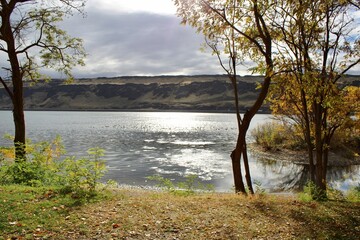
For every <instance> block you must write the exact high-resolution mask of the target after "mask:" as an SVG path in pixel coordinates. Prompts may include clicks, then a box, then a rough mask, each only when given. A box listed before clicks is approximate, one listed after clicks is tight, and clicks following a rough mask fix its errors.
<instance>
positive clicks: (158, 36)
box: [64, 0, 224, 78]
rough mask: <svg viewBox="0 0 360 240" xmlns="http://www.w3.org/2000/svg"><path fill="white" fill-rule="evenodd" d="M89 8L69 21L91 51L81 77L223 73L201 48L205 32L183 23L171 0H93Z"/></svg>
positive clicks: (66, 24) (72, 32)
mask: <svg viewBox="0 0 360 240" xmlns="http://www.w3.org/2000/svg"><path fill="white" fill-rule="evenodd" d="M85 10H86V15H87V16H86V17H85V18H83V17H81V16H74V17H72V18H70V19H68V20H66V21H65V22H64V28H65V29H66V30H67V31H68V33H69V34H70V35H72V36H76V37H80V38H82V39H83V40H84V44H85V48H86V51H87V53H88V57H87V59H86V66H85V67H81V68H76V69H75V70H74V75H75V76H76V77H78V78H79V77H102V76H105V77H114V76H128V75H147V76H149V75H150V76H152V75H178V74H184V75H188V74H223V73H224V72H223V70H222V68H221V67H220V66H219V64H218V62H217V58H216V57H215V56H212V55H211V52H210V50H208V51H207V52H202V51H200V48H201V46H202V44H203V42H204V38H203V36H202V35H201V34H197V33H196V31H195V29H193V28H191V27H189V26H184V25H180V20H181V19H180V18H179V17H177V16H176V7H175V6H174V3H173V1H172V0H152V1H150V0H131V1H130V0H101V1H98V0H88V2H87V5H86V9H85Z"/></svg>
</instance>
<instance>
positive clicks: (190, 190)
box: [147, 175, 214, 196]
mask: <svg viewBox="0 0 360 240" xmlns="http://www.w3.org/2000/svg"><path fill="white" fill-rule="evenodd" d="M147 179H149V180H152V181H155V182H157V186H158V187H160V188H161V189H163V190H165V191H166V192H170V193H173V194H176V195H185V196H186V195H192V194H195V192H211V191H214V186H213V185H211V184H206V185H204V184H203V183H201V182H200V181H198V177H197V176H196V175H187V176H186V177H185V179H186V180H185V181H184V182H179V183H177V184H176V183H174V182H173V181H171V180H170V179H168V178H164V177H162V176H159V175H155V176H150V177H147Z"/></svg>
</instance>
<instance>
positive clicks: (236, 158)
mask: <svg viewBox="0 0 360 240" xmlns="http://www.w3.org/2000/svg"><path fill="white" fill-rule="evenodd" d="M230 157H231V160H232V168H233V176H234V185H235V193H243V194H246V190H245V186H244V182H243V177H242V173H241V162H240V159H241V151H240V149H238V148H235V150H234V151H232V153H231V155H230Z"/></svg>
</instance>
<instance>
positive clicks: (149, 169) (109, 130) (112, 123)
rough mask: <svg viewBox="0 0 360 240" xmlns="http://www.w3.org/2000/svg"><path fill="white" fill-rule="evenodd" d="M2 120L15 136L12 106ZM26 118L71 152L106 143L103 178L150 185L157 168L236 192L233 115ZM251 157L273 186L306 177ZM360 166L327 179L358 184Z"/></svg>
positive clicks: (259, 175)
mask: <svg viewBox="0 0 360 240" xmlns="http://www.w3.org/2000/svg"><path fill="white" fill-rule="evenodd" d="M0 119H1V121H0V135H4V134H5V133H10V134H13V123H12V118H11V112H9V111H0ZM26 119H27V135H28V137H29V138H30V139H32V140H34V141H39V140H41V141H43V140H51V139H53V138H55V136H56V135H60V136H61V137H62V139H63V142H64V145H65V148H66V150H67V152H68V153H67V155H71V156H73V155H75V156H79V157H80V156H86V150H87V149H89V148H91V147H95V146H98V147H101V148H104V149H105V151H106V156H105V157H104V158H105V160H106V161H107V164H108V168H109V172H108V173H107V174H106V176H105V179H113V180H116V181H118V182H119V183H121V184H130V185H149V184H150V185H151V184H153V183H150V182H148V181H147V178H146V177H148V176H152V175H155V174H161V175H162V176H164V177H167V178H170V179H173V180H175V181H182V180H183V179H184V176H185V175H188V174H196V175H198V176H199V178H200V179H201V180H203V181H204V182H206V183H211V184H214V185H215V187H216V189H217V190H218V191H230V190H231V188H232V186H233V179H232V173H231V161H230V157H229V154H230V152H231V151H232V150H233V148H234V146H235V142H236V137H237V128H236V127H237V125H236V118H235V115H234V114H218V113H183V112H26ZM270 119H271V116H270V115H256V116H255V118H254V120H253V122H252V125H251V126H250V130H251V129H252V128H254V127H255V126H256V125H258V124H260V123H263V122H265V121H270ZM6 144H7V145H9V144H11V143H9V142H6V141H5V140H4V139H1V140H0V145H6ZM250 161H251V165H250V167H251V173H252V177H253V179H254V181H256V182H259V183H260V184H261V187H263V188H265V189H267V190H269V191H283V190H290V189H293V188H296V187H297V185H298V183H299V182H302V181H304V179H306V178H307V175H306V171H304V166H302V165H296V164H291V163H285V162H276V161H270V162H269V161H260V160H257V159H255V158H254V157H253V156H251V155H250ZM359 170H360V168H359V166H354V167H353V168H352V169H342V170H341V171H339V169H337V170H334V171H332V170H329V180H330V181H331V184H333V185H334V186H335V187H336V188H339V189H347V188H349V186H354V185H357V184H358V183H359V179H360V176H359V175H360V173H359V172H360V171H359ZM344 174H345V175H344ZM344 176H348V177H347V178H346V179H345V177H344Z"/></svg>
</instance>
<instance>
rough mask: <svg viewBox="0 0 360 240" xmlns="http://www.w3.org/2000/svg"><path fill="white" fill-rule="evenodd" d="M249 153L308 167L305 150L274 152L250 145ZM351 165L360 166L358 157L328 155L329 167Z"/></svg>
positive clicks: (337, 154)
mask: <svg viewBox="0 0 360 240" xmlns="http://www.w3.org/2000/svg"><path fill="white" fill-rule="evenodd" d="M249 151H250V152H251V154H252V155H253V156H255V157H256V158H258V159H260V160H261V159H263V160H267V161H283V162H292V163H295V164H300V165H309V160H308V153H307V151H305V150H299V151H294V150H289V149H277V150H275V151H266V150H264V149H263V148H262V147H261V146H259V145H257V144H254V143H253V144H250V145H249ZM352 165H360V156H354V157H353V158H346V157H344V156H342V155H341V154H339V153H334V152H330V153H329V162H328V166H329V167H348V166H352Z"/></svg>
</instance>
